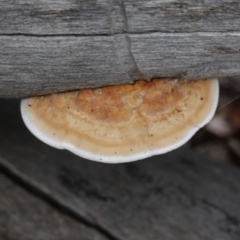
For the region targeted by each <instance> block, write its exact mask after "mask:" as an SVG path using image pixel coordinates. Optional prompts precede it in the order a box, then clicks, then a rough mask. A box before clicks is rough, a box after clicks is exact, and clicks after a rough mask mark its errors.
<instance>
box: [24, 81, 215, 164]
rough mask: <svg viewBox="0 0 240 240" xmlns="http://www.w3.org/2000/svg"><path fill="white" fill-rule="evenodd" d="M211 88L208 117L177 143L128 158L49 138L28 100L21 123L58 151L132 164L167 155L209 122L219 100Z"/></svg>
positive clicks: (103, 160) (25, 101)
mask: <svg viewBox="0 0 240 240" xmlns="http://www.w3.org/2000/svg"><path fill="white" fill-rule="evenodd" d="M213 81H214V82H213V86H212V89H213V90H212V101H213V102H212V108H211V111H210V112H209V114H208V116H206V118H205V119H204V120H203V121H202V122H201V123H199V124H198V126H192V129H191V130H189V131H188V132H186V135H185V136H184V137H183V138H182V139H180V140H179V141H177V142H175V143H173V144H171V145H169V146H167V147H163V148H159V149H154V150H152V149H149V151H145V152H141V153H137V154H132V155H128V156H102V155H98V154H94V153H92V152H87V151H85V150H83V149H80V148H78V147H76V146H74V145H73V144H71V143H68V142H64V140H62V139H56V138H53V137H51V136H50V135H48V134H46V133H44V132H42V131H41V130H40V129H39V128H38V126H37V125H36V123H35V120H34V117H33V115H31V111H30V109H29V107H28V99H23V100H22V101H21V114H22V118H23V121H24V123H25V125H26V126H27V128H28V129H29V130H30V131H31V132H32V134H33V135H35V136H36V137H37V138H38V139H40V140H41V141H43V142H44V143H46V144H48V145H50V146H52V147H55V148H58V149H67V150H69V151H71V152H73V153H74V154H76V155H78V156H80V157H83V158H86V159H89V160H93V161H97V162H104V163H124V162H132V161H137V160H140V159H144V158H147V157H151V156H153V155H158V154H163V153H167V152H169V151H172V150H174V149H176V148H178V147H180V146H182V145H183V144H185V143H186V142H187V141H188V140H189V139H190V138H191V137H192V136H193V135H194V134H195V133H196V132H197V131H198V130H199V129H200V128H201V127H203V126H204V125H206V124H207V123H209V122H210V120H211V119H212V118H213V116H214V114H215V111H216V109H217V104H218V98H219V84H218V80H217V79H214V80H213Z"/></svg>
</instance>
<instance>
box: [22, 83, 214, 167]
mask: <svg viewBox="0 0 240 240" xmlns="http://www.w3.org/2000/svg"><path fill="white" fill-rule="evenodd" d="M218 94H219V87H218V81H217V80H215V79H208V80H197V81H185V80H169V79H162V80H158V79H155V80H153V81H152V82H145V81H137V82H136V83H135V84H133V85H121V86H110V87H104V88H98V89H87V90H79V91H73V92H67V93H59V94H52V95H48V96H44V97H34V98H29V99H24V100H22V102H21V113H22V117H23V120H24V122H25V124H26V126H27V127H28V128H29V129H30V131H31V132H32V133H33V134H34V135H35V136H36V137H38V138H39V139H40V140H42V141H43V142H45V143H47V144H49V145H51V146H53V147H56V148H59V149H68V150H69V151H71V152H73V153H75V154H76V155H79V156H81V157H84V158H87V159H91V160H95V161H101V162H107V163H120V162H129V161H134V160H138V159H142V158H146V157H149V156H152V155H155V154H162V153H166V152H168V151H171V150H173V149H175V148H177V147H180V146H181V145H183V144H184V143H186V142H187V141H188V140H189V139H190V138H191V137H192V136H193V135H194V133H195V132H196V131H197V130H198V129H199V128H200V127H203V126H204V125H205V124H206V123H208V122H209V121H210V120H211V118H212V117H213V115H214V112H215V110H216V107H217V103H218Z"/></svg>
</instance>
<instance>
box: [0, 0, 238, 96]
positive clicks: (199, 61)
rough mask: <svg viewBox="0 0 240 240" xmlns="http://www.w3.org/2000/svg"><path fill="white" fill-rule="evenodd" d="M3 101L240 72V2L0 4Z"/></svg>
mask: <svg viewBox="0 0 240 240" xmlns="http://www.w3.org/2000/svg"><path fill="white" fill-rule="evenodd" d="M0 4H1V8H0V97H3V98H20V97H28V96H33V95H41V94H48V93H52V92H59V91H67V90H72V89H79V88H89V87H100V86H106V85H117V84H121V83H132V82H133V81H134V80H136V79H146V80H150V79H152V78H154V77H155V78H156V77H182V78H183V77H184V78H205V77H223V76H230V75H237V74H240V50H239V49H240V42H239V39H240V32H239V31H240V25H239V14H240V3H239V1H228V0H221V1H218V0H214V1H212V0H211V1H210V0H208V1H198V0H194V1H180V0H171V1H166V0H160V1H159V0H150V1H145V0H109V1H106V0H98V1H97V0H96V1H94V0H90V1H88V0H81V1H75V0H61V1H57V2H56V1H54V0H50V1H45V0H44V1H37V0H33V1H29V0H20V1H8V0H0Z"/></svg>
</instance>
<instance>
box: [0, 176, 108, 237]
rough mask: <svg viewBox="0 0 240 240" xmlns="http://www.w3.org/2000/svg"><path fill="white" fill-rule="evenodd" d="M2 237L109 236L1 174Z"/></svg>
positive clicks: (0, 212) (0, 217) (0, 235)
mask: <svg viewBox="0 0 240 240" xmlns="http://www.w3.org/2000/svg"><path fill="white" fill-rule="evenodd" d="M0 192H1V197H0V239H1V240H7V239H9V240H10V239H18V240H26V239H28V240H43V239H52V240H66V239H71V240H79V238H80V239H84V240H93V239H95V240H107V239H108V238H106V237H104V236H102V235H101V234H100V233H98V232H97V231H96V230H94V229H93V228H90V227H86V226H84V225H83V224H81V223H80V222H77V221H74V220H73V219H71V218H70V217H68V216H66V214H63V213H61V212H58V211H57V210H56V209H54V208H53V207H51V206H49V205H48V204H47V203H45V202H44V201H42V200H41V199H39V198H37V197H35V196H33V195H31V194H30V193H29V192H27V191H26V190H25V189H22V188H21V187H20V186H17V185H16V184H14V182H12V181H11V180H9V179H7V178H6V177H5V176H4V175H2V174H0Z"/></svg>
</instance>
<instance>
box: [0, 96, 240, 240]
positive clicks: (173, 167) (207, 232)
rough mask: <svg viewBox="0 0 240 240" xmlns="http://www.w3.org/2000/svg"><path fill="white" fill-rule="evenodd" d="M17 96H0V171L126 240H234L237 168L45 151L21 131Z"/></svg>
mask: <svg viewBox="0 0 240 240" xmlns="http://www.w3.org/2000/svg"><path fill="white" fill-rule="evenodd" d="M18 107H19V102H18V101H7V100H1V101H0V110H1V115H0V135H1V136H4V137H1V138H0V168H4V169H7V170H8V171H9V172H11V173H12V175H15V176H17V177H18V178H20V179H22V180H23V181H24V182H25V184H28V185H29V186H31V187H33V188H37V189H38V190H39V191H41V192H42V194H44V195H46V196H48V198H51V199H52V202H56V203H58V204H60V205H62V206H64V207H65V208H67V209H70V210H71V211H72V212H75V213H76V215H78V216H81V217H82V218H84V219H86V220H87V221H90V222H92V224H94V225H96V226H98V227H99V228H101V229H104V230H105V231H107V232H109V233H111V235H112V236H115V238H116V239H119V240H121V239H129V240H135V239H137V240H145V239H148V240H156V239H164V240H173V239H178V240H193V239H196V240H205V239H221V240H229V239H231V240H238V239H239V238H240V216H239V212H240V205H239V199H240V185H239V181H240V170H239V169H238V168H236V167H234V166H231V165H229V164H226V163H223V162H218V161H216V160H212V159H209V158H208V157H206V156H203V155H199V154H196V152H194V151H191V150H187V149H184V148H182V149H179V150H177V151H173V152H171V153H168V154H165V155H160V156H155V157H152V158H148V159H145V160H141V161H138V162H133V163H127V164H117V165H107V164H101V163H97V162H92V161H88V160H84V159H82V158H79V157H77V156H75V155H73V154H71V153H70V152H67V151H62V150H57V149H54V148H51V147H49V146H47V145H45V144H43V143H41V142H40V141H39V140H37V139H36V138H35V137H34V136H32V135H31V134H30V132H28V130H27V129H26V128H25V127H24V125H23V123H22V121H21V118H20V114H19V110H18Z"/></svg>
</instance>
